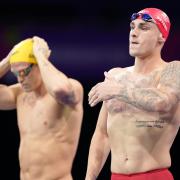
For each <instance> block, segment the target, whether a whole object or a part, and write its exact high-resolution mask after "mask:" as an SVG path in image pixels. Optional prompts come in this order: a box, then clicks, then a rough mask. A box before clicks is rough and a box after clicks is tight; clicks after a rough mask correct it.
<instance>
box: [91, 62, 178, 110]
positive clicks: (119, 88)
mask: <svg viewBox="0 0 180 180" xmlns="http://www.w3.org/2000/svg"><path fill="white" fill-rule="evenodd" d="M108 76H109V75H107V78H109V79H111V77H108ZM130 83H131V84H128V83H123V82H122V83H117V82H116V81H115V80H113V79H111V80H109V81H105V82H102V83H99V84H98V85H97V86H95V87H94V88H93V89H92V91H91V98H90V104H91V106H94V105H96V104H97V103H98V102H100V101H104V100H108V99H112V98H117V99H120V100H121V101H124V102H126V103H129V104H132V105H134V106H136V107H138V108H141V109H143V110H146V111H154V112H169V111H170V110H172V109H173V107H175V105H176V104H177V102H178V100H179V98H180V62H179V61H173V62H171V63H169V64H168V65H167V66H166V68H165V69H164V70H163V71H162V74H161V77H160V81H159V84H158V87H157V88H153V87H152V88H137V87H133V84H132V82H130Z"/></svg>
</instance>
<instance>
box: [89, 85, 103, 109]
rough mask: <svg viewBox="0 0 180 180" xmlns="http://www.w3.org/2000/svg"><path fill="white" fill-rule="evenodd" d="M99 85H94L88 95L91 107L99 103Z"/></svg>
mask: <svg viewBox="0 0 180 180" xmlns="http://www.w3.org/2000/svg"><path fill="white" fill-rule="evenodd" d="M100 85H101V83H98V84H97V85H95V86H94V87H93V88H92V89H91V91H90V92H89V94H88V96H89V99H88V101H89V105H90V106H91V107H93V106H95V105H96V104H97V103H99V102H100V101H101V98H100V93H99V88H100Z"/></svg>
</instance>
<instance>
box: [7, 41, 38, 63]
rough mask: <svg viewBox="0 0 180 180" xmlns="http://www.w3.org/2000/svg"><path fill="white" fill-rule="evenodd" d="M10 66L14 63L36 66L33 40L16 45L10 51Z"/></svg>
mask: <svg viewBox="0 0 180 180" xmlns="http://www.w3.org/2000/svg"><path fill="white" fill-rule="evenodd" d="M9 61H10V64H13V63H16V62H28V63H34V64H37V61H36V58H35V56H34V54H33V40H32V39H26V40H24V41H21V42H20V43H19V44H17V45H16V46H15V47H14V49H13V50H12V55H11V56H10V59H9Z"/></svg>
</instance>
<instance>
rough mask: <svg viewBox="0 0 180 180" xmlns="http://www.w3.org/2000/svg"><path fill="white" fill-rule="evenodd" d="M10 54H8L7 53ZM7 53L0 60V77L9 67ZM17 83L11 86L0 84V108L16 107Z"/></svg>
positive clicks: (18, 87)
mask: <svg viewBox="0 0 180 180" xmlns="http://www.w3.org/2000/svg"><path fill="white" fill-rule="evenodd" d="M9 55H10V54H9ZM9 55H8V56H7V57H6V58H4V59H3V60H2V61H1V62H0V77H2V76H3V75H4V74H6V73H7V72H8V71H9V69H10V64H9ZM19 89H20V86H19V84H15V85H12V86H6V85H2V84H1V85H0V109H1V110H9V109H15V108H16V97H17V94H18V92H19Z"/></svg>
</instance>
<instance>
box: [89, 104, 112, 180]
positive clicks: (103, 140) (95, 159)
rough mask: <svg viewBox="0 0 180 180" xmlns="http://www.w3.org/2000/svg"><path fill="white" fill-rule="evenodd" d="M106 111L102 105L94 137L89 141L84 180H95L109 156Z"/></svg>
mask: <svg viewBox="0 0 180 180" xmlns="http://www.w3.org/2000/svg"><path fill="white" fill-rule="evenodd" d="M106 127H107V110H106V107H105V105H104V104H103V105H102V108H101V111H100V114H99V118H98V122H97V125H96V129H95V132H94V135H93V137H92V140H91V145H90V150H89V157H88V167H87V172H86V180H96V178H97V177H98V175H99V173H100V171H101V169H102V167H103V166H104V163H105V161H106V159H107V157H108V155H109V152H110V147H109V142H108V135H107V128H106Z"/></svg>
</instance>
